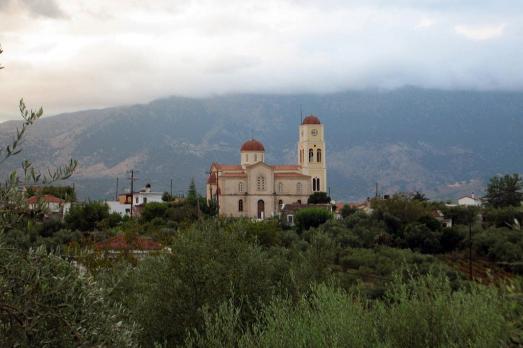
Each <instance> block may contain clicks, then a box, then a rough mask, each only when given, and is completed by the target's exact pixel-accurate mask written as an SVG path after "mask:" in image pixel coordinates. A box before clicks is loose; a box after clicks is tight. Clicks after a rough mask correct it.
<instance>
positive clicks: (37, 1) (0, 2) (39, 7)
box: [0, 0, 65, 18]
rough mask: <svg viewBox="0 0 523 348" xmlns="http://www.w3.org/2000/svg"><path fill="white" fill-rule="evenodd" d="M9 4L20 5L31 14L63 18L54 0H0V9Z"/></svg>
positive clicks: (62, 13) (5, 7)
mask: <svg viewBox="0 0 523 348" xmlns="http://www.w3.org/2000/svg"><path fill="white" fill-rule="evenodd" d="M10 6H14V7H21V8H24V9H25V10H27V11H29V12H30V13H31V14H33V15H36V16H42V17H49V18H63V17H65V14H64V12H63V11H62V10H61V9H60V7H59V6H58V4H57V3H56V1H55V0H0V11H1V10H4V9H7V8H8V7H10Z"/></svg>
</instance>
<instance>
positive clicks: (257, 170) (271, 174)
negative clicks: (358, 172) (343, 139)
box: [207, 115, 327, 219]
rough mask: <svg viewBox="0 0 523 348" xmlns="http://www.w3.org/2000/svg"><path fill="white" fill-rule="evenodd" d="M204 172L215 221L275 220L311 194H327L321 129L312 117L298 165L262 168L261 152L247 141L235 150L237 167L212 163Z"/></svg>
mask: <svg viewBox="0 0 523 348" xmlns="http://www.w3.org/2000/svg"><path fill="white" fill-rule="evenodd" d="M209 173H210V174H209V177H208V180H207V200H208V201H210V200H216V202H217V205H218V209H219V214H220V216H231V217H250V218H258V219H264V218H268V217H272V216H276V215H278V213H279V212H280V211H281V208H282V206H283V205H284V204H291V203H303V204H305V203H307V199H308V198H309V196H310V195H311V194H312V193H314V192H326V190H327V165H326V148H325V132H324V126H323V124H322V123H321V122H320V120H319V118H318V117H316V116H314V115H310V116H307V117H306V118H305V119H303V121H302V123H301V125H300V126H299V141H298V146H297V164H284V165H270V164H267V163H266V162H265V147H264V146H263V144H262V143H261V142H259V141H258V140H255V139H251V140H248V141H246V142H245V143H244V144H243V145H242V147H241V149H240V164H221V163H213V164H212V165H211V168H210V171H209Z"/></svg>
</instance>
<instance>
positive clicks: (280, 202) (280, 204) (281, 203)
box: [278, 199, 283, 209]
mask: <svg viewBox="0 0 523 348" xmlns="http://www.w3.org/2000/svg"><path fill="white" fill-rule="evenodd" d="M278 207H280V209H282V207H283V201H282V200H281V199H280V200H279V201H278Z"/></svg>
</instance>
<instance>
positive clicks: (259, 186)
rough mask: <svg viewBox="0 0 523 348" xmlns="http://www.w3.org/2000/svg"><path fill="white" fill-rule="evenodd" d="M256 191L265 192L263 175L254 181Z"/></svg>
mask: <svg viewBox="0 0 523 348" xmlns="http://www.w3.org/2000/svg"><path fill="white" fill-rule="evenodd" d="M256 190H257V191H265V177H263V175H260V176H258V178H257V179H256Z"/></svg>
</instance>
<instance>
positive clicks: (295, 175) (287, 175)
mask: <svg viewBox="0 0 523 348" xmlns="http://www.w3.org/2000/svg"><path fill="white" fill-rule="evenodd" d="M274 176H275V177H277V178H291V177H299V178H310V176H308V175H304V174H301V173H275V174H274Z"/></svg>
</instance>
